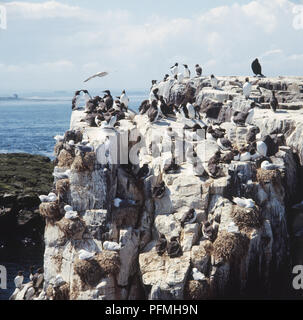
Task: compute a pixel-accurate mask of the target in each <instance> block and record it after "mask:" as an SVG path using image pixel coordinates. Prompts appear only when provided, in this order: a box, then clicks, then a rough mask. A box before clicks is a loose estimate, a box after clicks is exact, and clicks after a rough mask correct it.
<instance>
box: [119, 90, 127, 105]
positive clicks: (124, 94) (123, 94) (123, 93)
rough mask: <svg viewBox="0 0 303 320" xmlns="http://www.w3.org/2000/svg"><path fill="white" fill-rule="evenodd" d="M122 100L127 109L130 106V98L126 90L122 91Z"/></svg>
mask: <svg viewBox="0 0 303 320" xmlns="http://www.w3.org/2000/svg"><path fill="white" fill-rule="evenodd" d="M120 102H121V104H123V105H124V106H125V108H126V109H127V108H128V104H129V98H128V96H127V95H126V93H125V90H123V91H122V94H121V96H120Z"/></svg>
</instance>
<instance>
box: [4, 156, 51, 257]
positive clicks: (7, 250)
mask: <svg viewBox="0 0 303 320" xmlns="http://www.w3.org/2000/svg"><path fill="white" fill-rule="evenodd" d="M53 169H54V166H53V164H52V162H51V161H50V159H49V158H47V157H43V156H34V155H29V154H1V155H0V259H3V260H2V261H5V259H7V258H6V257H9V258H10V257H11V252H12V250H14V252H15V254H16V250H20V251H22V250H24V248H31V247H36V246H39V247H41V243H42V242H43V233H44V221H43V219H42V218H41V217H40V215H39V210H38V209H39V204H40V200H39V198H38V195H40V194H45V193H46V194H48V193H49V191H50V189H51V187H52V183H53V177H52V172H53Z"/></svg>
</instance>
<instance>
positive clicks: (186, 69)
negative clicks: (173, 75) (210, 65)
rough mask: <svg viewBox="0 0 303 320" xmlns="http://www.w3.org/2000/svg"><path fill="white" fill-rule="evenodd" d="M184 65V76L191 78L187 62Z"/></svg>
mask: <svg viewBox="0 0 303 320" xmlns="http://www.w3.org/2000/svg"><path fill="white" fill-rule="evenodd" d="M183 66H184V78H190V70H189V69H188V65H187V64H183Z"/></svg>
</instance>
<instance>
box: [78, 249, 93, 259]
mask: <svg viewBox="0 0 303 320" xmlns="http://www.w3.org/2000/svg"><path fill="white" fill-rule="evenodd" d="M95 255H96V253H95V252H89V251H87V250H84V249H81V250H80V251H79V252H78V257H79V259H80V260H91V259H92V258H93V257H94V256H95Z"/></svg>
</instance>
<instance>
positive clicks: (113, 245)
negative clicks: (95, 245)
mask: <svg viewBox="0 0 303 320" xmlns="http://www.w3.org/2000/svg"><path fill="white" fill-rule="evenodd" d="M103 249H104V250H107V251H119V250H121V245H120V244H119V243H117V242H111V241H105V242H104V243H103Z"/></svg>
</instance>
